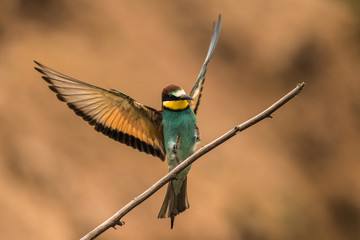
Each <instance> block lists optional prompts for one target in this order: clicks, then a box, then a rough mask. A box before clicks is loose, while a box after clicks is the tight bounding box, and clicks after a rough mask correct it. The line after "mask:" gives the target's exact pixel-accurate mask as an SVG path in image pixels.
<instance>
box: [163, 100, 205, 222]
mask: <svg viewBox="0 0 360 240" xmlns="http://www.w3.org/2000/svg"><path fill="white" fill-rule="evenodd" d="M162 124H163V132H164V143H165V151H166V157H167V161H168V167H169V171H171V170H172V169H173V168H174V167H176V166H177V165H178V164H179V163H180V162H182V161H183V160H185V159H186V158H188V157H189V156H190V155H191V154H193V153H194V148H195V144H196V142H197V139H198V138H197V135H196V132H197V131H196V117H195V114H194V112H193V110H192V109H191V108H190V107H188V108H186V109H184V110H180V111H173V110H168V109H166V108H164V110H163V119H162ZM178 136H180V142H179V145H178V149H176V150H175V152H174V146H175V145H176V142H177V139H178ZM190 167H191V166H189V167H187V168H185V169H184V170H183V171H182V172H180V173H179V174H178V175H177V177H176V180H173V181H171V182H170V183H169V186H168V189H167V193H166V196H165V199H164V202H163V205H162V207H161V210H160V213H159V218H164V217H171V227H172V226H173V221H174V218H175V216H176V215H177V214H179V213H180V212H183V211H185V210H186V209H187V208H189V203H188V199H187V192H186V185H187V174H188V172H189V170H190Z"/></svg>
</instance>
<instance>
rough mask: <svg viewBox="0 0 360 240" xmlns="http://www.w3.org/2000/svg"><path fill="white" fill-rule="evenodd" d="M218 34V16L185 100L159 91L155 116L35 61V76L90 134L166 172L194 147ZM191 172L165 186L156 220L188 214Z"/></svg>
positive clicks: (173, 89) (181, 94) (178, 91)
mask: <svg viewBox="0 0 360 240" xmlns="http://www.w3.org/2000/svg"><path fill="white" fill-rule="evenodd" d="M220 30H221V16H220V15H219V19H218V23H217V24H216V23H215V22H214V23H213V33H212V36H211V41H210V46H209V50H208V53H207V56H206V58H205V61H204V63H203V65H202V68H201V70H200V73H199V75H198V78H197V80H196V81H195V85H194V86H193V88H192V89H191V92H190V96H188V95H186V94H185V91H184V90H183V89H182V88H181V87H179V86H178V85H175V84H170V85H168V86H167V87H165V88H164V89H163V91H162V109H161V110H156V109H153V108H151V107H148V106H145V105H144V104H142V103H140V102H138V101H136V100H134V99H133V98H131V97H130V96H128V95H126V94H124V93H122V92H120V91H117V90H114V89H110V90H106V89H103V88H100V87H96V86H94V85H91V84H88V83H85V82H82V81H79V80H77V79H74V78H72V77H69V76H66V75H64V74H62V73H59V72H57V71H55V70H53V69H51V68H48V67H46V66H44V65H42V64H40V63H38V62H36V61H34V62H35V63H36V64H37V65H38V67H35V69H36V70H37V71H39V72H40V73H42V74H43V76H42V78H43V79H44V80H45V81H46V82H48V83H49V88H50V89H51V90H52V91H54V92H55V93H56V96H57V97H58V99H59V100H61V101H63V102H66V103H67V105H68V107H69V108H71V109H72V110H73V111H74V112H75V113H76V114H77V115H79V116H81V117H82V118H83V119H84V120H85V121H87V122H88V123H89V124H90V125H94V126H95V127H94V128H95V130H96V131H98V132H101V133H103V134H104V135H106V136H108V137H110V138H112V139H114V140H116V141H118V142H121V143H124V144H126V145H128V146H131V147H133V148H135V149H138V150H139V151H140V152H145V153H148V154H151V155H153V156H156V157H159V158H160V159H161V160H165V159H166V160H167V163H168V168H169V171H171V170H172V169H173V168H174V167H176V166H177V165H178V164H179V163H180V162H182V161H183V160H185V159H186V158H188V157H189V156H190V155H191V154H193V153H194V148H195V145H196V143H197V142H199V140H200V137H199V130H198V127H197V122H196V116H195V114H196V112H197V109H198V107H199V103H200V98H201V93H202V89H203V85H204V81H205V74H206V69H207V65H208V63H209V61H210V59H211V57H212V55H213V53H214V51H215V48H216V45H217V42H218V39H219V35H220ZM189 170H190V166H189V167H187V168H186V169H184V170H183V171H182V172H180V173H179V174H178V175H177V177H176V179H175V180H172V181H171V182H169V184H168V188H167V192H166V195H165V199H164V202H163V204H162V206H161V209H160V212H159V215H158V218H167V217H169V218H171V228H172V227H173V223H174V219H175V216H176V215H178V214H179V213H181V212H183V211H185V210H186V209H187V208H189V202H188V198H187V191H186V186H187V174H188V172H189Z"/></svg>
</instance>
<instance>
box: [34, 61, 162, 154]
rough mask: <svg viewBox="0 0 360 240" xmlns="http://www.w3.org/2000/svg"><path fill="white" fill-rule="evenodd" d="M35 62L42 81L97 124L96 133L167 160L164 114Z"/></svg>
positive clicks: (62, 99)
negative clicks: (163, 123)
mask: <svg viewBox="0 0 360 240" xmlns="http://www.w3.org/2000/svg"><path fill="white" fill-rule="evenodd" d="M34 62H35V63H36V64H37V65H38V66H39V67H35V69H36V70H37V71H39V72H40V73H42V74H43V76H42V78H43V79H44V80H45V81H46V82H48V83H49V84H50V86H49V88H50V89H51V90H52V91H54V92H55V93H56V95H57V97H58V99H59V100H61V101H63V102H66V103H67V105H68V106H69V108H71V109H72V110H73V111H74V112H75V113H76V114H77V115H79V116H81V117H82V118H83V119H84V120H85V121H87V122H88V123H89V124H90V125H94V126H95V130H96V131H98V132H101V133H103V134H105V135H106V136H108V137H110V138H112V139H114V140H116V141H118V142H121V143H124V144H126V145H128V146H131V147H133V148H135V149H138V150H139V151H140V152H145V153H149V154H151V155H153V156H156V157H159V158H160V159H162V160H164V159H165V149H164V137H163V132H162V127H161V119H162V112H161V111H157V110H155V109H153V108H150V107H147V106H145V105H143V104H141V103H139V102H137V101H135V100H134V99H132V98H131V97H129V96H127V95H125V94H123V93H121V92H119V91H116V90H105V89H102V88H99V87H96V86H93V85H91V84H87V83H85V82H82V81H79V80H76V79H74V78H72V77H69V76H66V75H64V74H62V73H59V72H57V71H54V70H52V69H50V68H48V67H46V66H44V65H42V64H40V63H38V62H36V61H34Z"/></svg>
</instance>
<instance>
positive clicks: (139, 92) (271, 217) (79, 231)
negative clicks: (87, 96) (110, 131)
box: [0, 0, 360, 240]
mask: <svg viewBox="0 0 360 240" xmlns="http://www.w3.org/2000/svg"><path fill="white" fill-rule="evenodd" d="M0 4H1V8H0V81H1V87H0V110H1V114H0V239H13V240H17V239H25V238H26V239H54V240H57V239H79V238H80V237H82V236H83V235H85V234H86V233H87V232H89V231H90V230H91V229H93V228H94V227H96V226H97V225H98V224H100V223H102V222H103V221H104V220H106V219H107V218H108V217H110V216H111V215H112V214H114V213H115V212H116V211H117V210H119V209H120V208H121V207H123V206H124V205H125V204H126V203H128V202H129V201H130V200H131V199H132V198H134V197H135V196H137V195H139V194H140V193H142V192H143V191H144V190H145V189H147V188H148V187H150V186H151V185H152V184H153V183H154V182H155V181H156V180H158V179H159V178H160V177H162V176H163V175H164V174H165V173H166V171H167V166H166V164H165V163H163V162H161V161H160V160H159V159H157V158H154V157H152V156H150V155H145V154H144V153H140V152H138V151H135V150H133V149H132V148H129V147H127V146H124V145H122V144H119V143H117V142H115V141H113V140H111V139H109V138H107V137H105V136H103V135H102V134H99V133H97V132H96V131H94V130H93V129H92V128H91V127H90V126H89V125H88V124H87V123H86V122H84V121H83V120H82V119H81V118H79V117H77V116H76V115H75V114H74V113H73V112H72V111H70V110H69V109H68V108H67V107H66V105H65V104H64V103H62V102H60V101H58V100H57V99H56V97H55V95H54V93H52V92H51V91H50V90H49V89H48V88H47V84H46V83H45V82H44V81H43V80H42V79H41V78H40V75H39V73H37V72H36V71H34V70H33V67H34V63H33V62H32V60H33V59H35V60H37V61H39V62H41V63H43V64H45V65H48V66H50V67H52V68H54V69H56V70H58V71H60V72H63V73H65V74H67V75H70V76H73V77H75V78H78V79H80V80H82V81H86V82H88V83H91V84H94V85H98V86H101V87H103V88H115V89H118V90H121V91H123V92H125V93H126V94H129V95H130V96H132V97H133V98H135V99H136V100H138V101H140V102H142V103H145V104H146V105H149V106H152V107H154V108H160V104H161V103H160V93H161V90H162V88H163V87H164V86H165V85H167V84H169V83H178V84H180V85H181V86H182V87H183V88H184V89H187V90H188V91H189V90H190V89H191V87H192V85H193V83H194V81H195V78H196V77H197V74H198V72H199V71H200V67H201V65H202V62H203V60H204V58H205V55H206V52H207V49H208V45H209V41H210V36H211V32H212V25H211V24H212V22H213V21H215V20H217V16H218V14H219V13H221V14H222V19H223V25H222V26H223V27H222V32H221V35H220V40H219V44H218V47H217V49H216V51H215V54H214V57H213V59H212V61H211V62H210V65H209V68H208V74H207V80H206V85H205V89H204V94H203V98H202V102H201V105H200V109H199V113H198V122H199V127H200V131H201V136H202V143H201V145H204V144H206V143H208V142H210V141H211V140H213V139H215V138H216V137H218V136H219V135H221V134H223V133H224V132H225V131H227V130H229V129H231V128H232V127H233V126H235V125H237V124H240V123H241V122H243V121H245V120H247V119H249V118H250V117H252V116H254V115H255V114H257V113H259V112H260V111H262V110H263V109H265V108H266V107H268V106H269V105H271V104H272V103H273V102H275V101H276V100H277V99H279V98H280V97H282V96H283V95H284V94H286V93H287V92H288V91H290V90H291V89H293V88H294V87H295V86H296V84H297V83H298V82H302V81H305V82H306V83H307V86H306V88H305V89H304V91H303V92H302V93H301V94H300V95H299V96H297V97H296V98H295V99H293V100H292V101H291V102H289V103H288V104H287V105H285V106H284V107H283V108H281V109H280V110H278V111H277V112H276V113H275V114H273V117H274V118H273V119H266V120H264V121H262V122H260V123H259V124H257V125H255V126H253V127H251V128H250V129H248V130H246V131H244V132H242V133H240V134H238V135H237V136H236V137H234V138H232V139H231V140H229V141H228V142H226V143H225V144H223V145H221V146H220V147H218V148H216V149H215V150H214V151H212V152H210V153H208V154H207V155H205V156H204V157H203V158H202V159H200V160H199V161H197V162H196V163H195V164H194V165H193V166H192V170H191V171H190V174H189V178H188V191H189V201H190V209H189V210H187V211H186V212H184V213H182V214H180V215H179V216H178V217H177V218H176V221H175V227H174V229H173V230H170V222H169V220H168V219H166V220H163V219H161V220H158V219H157V214H158V211H159V209H160V206H161V203H162V200H163V197H164V195H165V188H163V189H161V190H160V191H159V192H157V193H156V194H154V195H153V196H152V197H151V198H150V199H148V200H147V201H146V202H144V203H143V204H141V205H140V206H139V207H137V208H136V209H135V210H133V211H132V212H131V213H129V214H128V215H127V216H126V217H125V218H123V219H122V220H124V221H125V222H126V224H125V226H124V227H119V228H118V230H114V229H109V230H108V231H106V232H105V233H104V234H103V235H101V237H99V239H104V240H105V239H244V240H268V239H269V240H271V239H274V240H275V239H277V240H278V239H280V240H282V239H284V240H285V239H329V240H334V239H351V240H352V239H360V162H359V156H360V146H359V143H360V131H359V130H360V94H359V90H360V81H359V76H360V67H359V66H360V2H359V1H357V0H343V1H340V0H302V1H295V0H272V1H265V0H238V1H234V0H224V1H208V0H207V1H205V0H196V1H189V0H185V1H165V0H160V1H115V0H106V1H85V0H79V1H71V0H1V1H0Z"/></svg>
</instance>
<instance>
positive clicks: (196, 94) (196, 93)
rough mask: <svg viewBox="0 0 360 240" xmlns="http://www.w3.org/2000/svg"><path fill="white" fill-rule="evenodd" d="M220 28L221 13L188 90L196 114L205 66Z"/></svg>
mask: <svg viewBox="0 0 360 240" xmlns="http://www.w3.org/2000/svg"><path fill="white" fill-rule="evenodd" d="M220 30H221V15H219V19H218V22H217V24H216V22H214V23H213V33H212V36H211V41H210V46H209V50H208V53H207V55H206V58H205V61H204V63H203V65H202V67H201V70H200V73H199V76H198V77H197V80H196V82H195V85H194V86H193V88H192V89H191V92H190V96H191V97H192V98H193V99H194V101H191V102H190V107H191V108H192V110H193V111H194V113H195V114H196V112H197V109H198V107H199V104H200V98H201V92H202V90H203V86H204V82H205V74H206V68H207V65H208V64H209V62H210V59H211V57H212V55H213V54H214V51H215V48H216V45H217V43H218V40H219V36H220Z"/></svg>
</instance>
